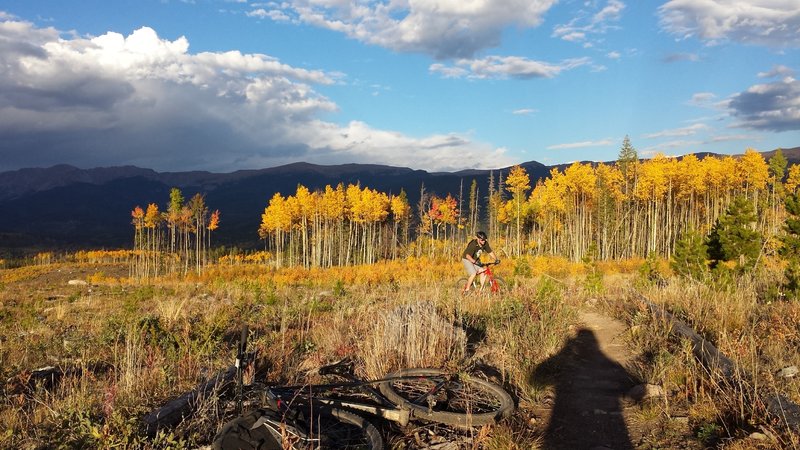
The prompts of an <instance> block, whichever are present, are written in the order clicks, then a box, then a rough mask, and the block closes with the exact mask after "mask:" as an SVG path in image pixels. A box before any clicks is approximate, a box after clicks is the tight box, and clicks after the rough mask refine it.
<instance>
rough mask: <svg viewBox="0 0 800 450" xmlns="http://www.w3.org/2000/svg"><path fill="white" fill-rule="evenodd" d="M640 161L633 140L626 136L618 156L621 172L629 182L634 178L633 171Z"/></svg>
mask: <svg viewBox="0 0 800 450" xmlns="http://www.w3.org/2000/svg"><path fill="white" fill-rule="evenodd" d="M638 160H639V155H638V154H637V153H636V149H635V148H633V145H631V139H630V138H629V137H628V136H627V135H625V139H623V140H622V148H620V149H619V155H618V156H617V166H618V167H619V170H620V172H622V177H623V179H624V180H626V181H628V180H631V179H632V178H633V171H634V170H635V165H636V162H637V161H638ZM626 193H627V191H626Z"/></svg>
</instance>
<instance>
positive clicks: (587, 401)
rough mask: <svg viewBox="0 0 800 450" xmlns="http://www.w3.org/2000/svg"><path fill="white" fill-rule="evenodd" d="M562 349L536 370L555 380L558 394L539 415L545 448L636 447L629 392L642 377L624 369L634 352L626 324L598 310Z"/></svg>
mask: <svg viewBox="0 0 800 450" xmlns="http://www.w3.org/2000/svg"><path fill="white" fill-rule="evenodd" d="M580 321H581V323H582V324H581V326H580V327H579V329H578V331H577V333H576V336H575V337H574V338H572V339H570V340H569V341H568V342H567V343H566V345H565V346H564V347H563V348H562V349H561V351H560V352H559V353H558V354H556V355H554V356H552V357H551V358H550V359H549V360H547V361H546V362H545V363H544V364H542V366H540V367H541V368H540V370H537V372H536V373H535V374H534V378H535V379H537V381H542V382H544V383H548V384H551V385H552V387H553V394H554V395H553V397H552V398H551V399H549V401H548V402H546V403H549V404H548V405H546V406H547V407H548V408H547V410H542V411H541V416H540V418H541V419H543V421H544V423H543V425H542V427H543V429H544V434H543V436H542V439H543V440H542V448H543V449H548V450H549V449H556V450H560V449H570V450H584V449H585V450H601V449H614V450H625V449H633V448H635V446H634V444H633V443H632V442H637V441H638V438H632V436H631V435H630V432H629V427H628V426H627V424H626V420H625V416H624V401H625V394H626V393H628V392H629V391H630V389H631V388H633V387H634V386H635V385H636V384H637V381H636V380H634V379H633V377H632V376H631V375H630V374H629V373H628V372H627V370H626V369H625V365H626V363H627V362H628V361H629V360H630V359H631V358H632V357H633V355H632V353H631V352H630V351H629V350H628V348H627V346H626V345H625V342H624V340H623V334H624V333H625V331H626V327H625V325H624V324H623V323H622V322H620V321H618V320H615V319H611V318H609V317H606V316H604V315H602V314H599V313H597V312H594V311H584V312H582V313H581V315H580Z"/></svg>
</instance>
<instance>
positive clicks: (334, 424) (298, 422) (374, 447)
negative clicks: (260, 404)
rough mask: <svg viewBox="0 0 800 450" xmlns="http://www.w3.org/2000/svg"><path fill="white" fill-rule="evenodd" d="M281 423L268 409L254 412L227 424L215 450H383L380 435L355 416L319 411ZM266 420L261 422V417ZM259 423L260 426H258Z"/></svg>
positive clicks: (215, 441)
mask: <svg viewBox="0 0 800 450" xmlns="http://www.w3.org/2000/svg"><path fill="white" fill-rule="evenodd" d="M292 412H296V413H297V414H292V416H294V417H293V418H292V419H290V420H285V419H284V420H282V419H281V417H279V414H278V413H276V412H274V411H272V410H263V409H262V410H256V411H252V412H250V413H248V414H246V415H244V416H241V417H238V418H236V419H234V420H232V421H231V422H228V423H227V424H226V425H225V426H224V427H223V428H222V431H221V432H220V433H219V434H218V435H217V437H216V438H215V439H214V443H213V445H212V448H214V449H215V450H256V449H258V450H273V449H274V450H281V449H286V448H290V449H296V450H304V449H349V450H383V449H384V444H383V438H382V437H381V434H380V432H379V431H378V429H377V428H375V426H374V425H372V424H371V423H370V422H369V421H367V420H366V419H365V418H363V417H361V416H359V415H358V414H355V413H351V412H349V411H344V410H341V409H336V408H323V409H320V410H319V411H314V412H313V413H309V412H308V411H299V412H297V411H292ZM264 416H266V417H265V419H267V420H261V419H262V417H264ZM259 422H260V423H259Z"/></svg>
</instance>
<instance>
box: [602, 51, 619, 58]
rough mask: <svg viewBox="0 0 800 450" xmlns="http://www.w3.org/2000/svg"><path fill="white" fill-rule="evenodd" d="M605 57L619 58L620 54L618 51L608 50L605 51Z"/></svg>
mask: <svg viewBox="0 0 800 450" xmlns="http://www.w3.org/2000/svg"><path fill="white" fill-rule="evenodd" d="M606 57H607V58H608V59H620V58H622V54H621V53H620V52H608V53H606Z"/></svg>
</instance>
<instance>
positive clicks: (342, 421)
mask: <svg viewBox="0 0 800 450" xmlns="http://www.w3.org/2000/svg"><path fill="white" fill-rule="evenodd" d="M313 417H314V423H313V424H312V425H311V426H310V427H309V428H310V435H311V436H319V445H318V446H311V447H312V448H326V449H328V448H329V449H339V448H342V449H353V450H355V449H359V450H361V449H363V450H383V448H384V445H383V438H382V437H381V433H380V432H379V431H378V429H377V428H375V425H372V424H371V423H370V422H369V421H368V420H367V419H365V418H364V417H361V416H360V415H358V414H356V413H352V412H350V411H345V410H343V409H337V408H331V409H327V408H326V409H325V410H323V411H320V412H318V413H317V414H314V415H313Z"/></svg>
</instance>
